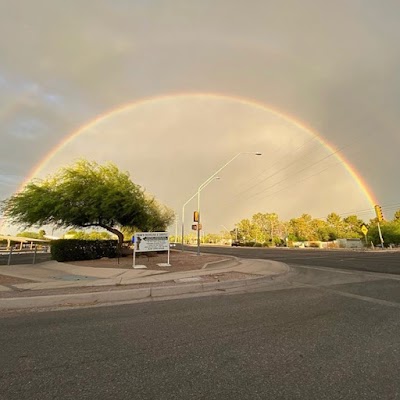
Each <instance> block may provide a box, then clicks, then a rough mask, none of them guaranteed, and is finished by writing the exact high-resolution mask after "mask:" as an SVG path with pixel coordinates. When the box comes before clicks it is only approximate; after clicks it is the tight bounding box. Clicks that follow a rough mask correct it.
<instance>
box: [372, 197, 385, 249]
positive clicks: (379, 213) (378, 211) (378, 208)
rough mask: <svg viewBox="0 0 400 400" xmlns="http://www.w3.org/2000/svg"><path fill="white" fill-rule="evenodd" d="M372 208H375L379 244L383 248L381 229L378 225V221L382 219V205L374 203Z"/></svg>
mask: <svg viewBox="0 0 400 400" xmlns="http://www.w3.org/2000/svg"><path fill="white" fill-rule="evenodd" d="M374 208H375V214H376V218H377V220H378V232H379V239H380V240H381V246H382V249H383V248H384V245H383V243H384V240H383V236H382V230H381V225H380V222H381V221H383V220H384V218H383V212H382V207H381V206H380V205H378V204H376V205H375V207H374Z"/></svg>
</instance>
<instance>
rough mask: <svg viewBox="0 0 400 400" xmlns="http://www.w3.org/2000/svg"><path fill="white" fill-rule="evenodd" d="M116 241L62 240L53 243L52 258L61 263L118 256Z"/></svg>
mask: <svg viewBox="0 0 400 400" xmlns="http://www.w3.org/2000/svg"><path fill="white" fill-rule="evenodd" d="M117 243H118V242H117V241H116V240H79V239H60V240H54V241H52V242H51V257H52V259H53V260H56V261H59V262H65V261H80V260H97V259H99V258H102V257H108V258H115V257H116V256H117Z"/></svg>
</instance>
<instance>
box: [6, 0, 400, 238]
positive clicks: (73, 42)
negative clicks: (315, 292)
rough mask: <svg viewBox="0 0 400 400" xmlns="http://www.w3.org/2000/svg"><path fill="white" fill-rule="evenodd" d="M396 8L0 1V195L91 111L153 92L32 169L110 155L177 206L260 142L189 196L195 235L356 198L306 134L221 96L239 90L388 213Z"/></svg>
mask: <svg viewBox="0 0 400 400" xmlns="http://www.w3.org/2000/svg"><path fill="white" fill-rule="evenodd" d="M399 14H400V3H399V2H398V1H391V0H385V1H381V2H378V1H368V0H363V1H362V0H358V1H356V0H342V1H341V0H339V1H334V2H331V1H320V0H319V1H316V0H315V1H311V0H302V1H297V0H296V1H295V0H292V1H289V0H282V1H279V2H278V1H272V0H262V1H261V0H259V1H251V0H246V1H242V0H235V1H227V0H226V1H225V0H224V1H218V0H213V1H208V0H203V1H196V2H194V1H190V0H182V1H174V0H170V1H156V0H137V1H135V0H113V1H111V0H110V1H105V0H85V1H82V0H68V1H65V0H35V1H31V0H12V1H11V0H0V140H1V145H0V199H2V198H6V197H8V196H10V195H11V194H12V193H13V192H14V191H15V190H17V189H18V187H19V186H20V185H21V183H22V182H24V180H25V179H26V177H27V176H28V175H29V172H30V171H31V170H32V169H33V168H34V166H35V165H37V164H38V163H40V161H41V160H42V159H43V158H44V157H45V156H46V155H47V154H48V153H49V152H50V151H51V150H52V149H53V148H54V147H55V146H57V145H58V144H59V143H60V142H61V141H63V140H64V139H65V138H66V137H67V136H68V135H69V134H70V133H71V132H73V131H75V130H76V129H77V128H79V127H80V126H82V125H84V124H86V123H88V122H89V121H91V120H92V119H93V118H95V117H96V116H98V115H99V114H103V113H106V112H108V111H110V110H111V109H114V108H117V107H119V106H121V105H122V104H127V103H131V102H137V101H141V100H142V99H145V98H149V97H155V98H157V97H159V96H168V97H167V99H165V98H164V100H161V99H159V100H155V101H153V102H148V103H145V104H142V105H140V106H138V107H133V108H131V109H129V110H128V111H126V112H124V113H120V114H117V115H114V116H112V117H110V118H108V119H107V120H106V121H102V122H101V123H100V124H98V125H97V126H95V127H92V128H91V129H90V130H88V131H87V132H84V133H82V135H80V136H79V138H77V139H76V141H75V143H74V141H72V142H71V143H70V144H69V145H68V146H69V147H64V149H63V150H62V151H60V152H59V154H56V155H55V156H54V158H53V159H52V160H51V163H50V165H48V166H47V167H46V169H45V170H43V171H42V173H43V174H44V173H47V172H52V170H54V169H56V168H57V167H58V166H61V165H64V164H70V163H71V162H72V161H73V160H74V159H75V158H76V157H85V158H88V159H95V160H98V161H104V160H111V161H113V162H115V163H116V164H117V165H119V166H120V167H121V168H122V169H124V170H129V171H130V173H131V175H132V179H133V180H134V181H135V182H137V183H139V184H141V185H142V186H143V187H145V188H146V189H147V190H148V191H150V192H151V193H153V194H155V195H156V196H157V197H158V198H160V200H162V201H163V202H165V203H166V204H167V205H169V206H171V207H172V208H173V209H174V210H176V211H177V212H178V213H179V214H180V212H181V207H182V204H183V203H184V202H185V201H186V200H187V199H188V198H189V197H190V196H191V195H192V194H193V193H194V191H195V190H196V189H197V187H198V186H199V185H200V184H201V183H202V182H203V181H204V180H205V179H207V178H208V177H209V176H210V174H212V173H213V172H214V171H215V170H217V169H218V168H219V167H220V166H221V165H223V164H224V163H225V162H226V161H227V160H229V159H230V158H231V157H233V156H234V155H235V154H237V153H238V152H240V151H261V152H263V156H262V157H254V158H253V157H247V156H246V157H239V158H238V159H237V160H235V162H233V163H232V164H231V165H230V166H229V167H227V168H226V169H225V170H224V171H223V174H221V181H218V182H214V183H213V184H212V185H210V187H209V188H207V189H205V191H204V193H203V195H202V202H203V201H204V203H203V204H204V208H203V210H204V220H205V221H206V222H207V224H208V225H207V226H208V229H209V230H213V231H219V230H221V229H223V228H222V225H223V226H226V227H228V228H229V229H231V228H232V226H233V224H234V223H235V222H237V221H238V220H239V219H241V218H246V217H251V215H252V213H253V212H257V211H261V212H273V211H276V212H278V213H279V214H280V215H281V216H282V217H283V218H290V217H294V216H298V215H300V214H302V213H303V212H309V213H311V214H312V215H313V216H315V217H322V216H324V215H326V213H327V212H329V211H337V212H339V213H342V214H345V213H348V212H352V211H359V210H365V209H366V208H368V207H370V205H369V204H368V202H367V200H366V198H365V196H364V195H363V193H362V191H361V190H360V189H359V188H358V187H357V185H356V183H355V181H354V180H353V179H352V178H351V176H350V175H349V174H348V173H347V172H346V170H345V169H344V168H343V167H341V166H340V164H338V160H337V159H336V158H335V156H334V155H333V156H329V154H330V153H329V152H328V151H327V150H326V149H325V148H324V147H322V146H321V145H320V144H318V142H317V141H316V140H313V137H312V136H310V134H309V133H307V132H306V131H304V130H301V129H300V128H299V127H298V126H295V125H294V124H293V123H291V122H290V121H289V120H286V119H284V118H280V117H278V116H277V115H276V114H274V113H273V112H271V111H267V110H262V109H260V108H257V107H254V106H251V105H249V104H247V105H246V104H244V103H242V102H238V101H236V100H233V99H232V98H246V99H248V100H249V101H253V102H257V103H262V104H265V105H266V106H268V107H270V108H273V109H275V110H279V111H280V112H281V113H283V114H288V115H291V116H292V117H295V118H296V119H297V120H298V121H301V122H303V123H304V124H305V125H307V126H309V127H312V129H313V130H315V131H316V132H318V133H319V134H320V135H321V137H322V138H323V139H324V140H326V141H328V142H330V143H331V144H332V145H333V146H334V147H335V148H336V149H341V152H342V154H343V155H344V156H345V157H346V158H347V159H348V160H349V161H350V162H351V164H353V165H354V166H355V167H356V169H357V170H358V171H359V172H360V174H361V175H362V176H363V178H364V179H365V181H366V182H368V184H369V186H370V187H371V189H372V190H373V192H374V193H375V196H376V198H377V199H378V200H379V202H380V203H381V204H382V205H383V206H384V210H386V212H387V213H388V214H390V213H391V212H392V211H393V210H394V208H396V207H395V205H399V207H398V208H400V185H399V184H398V170H399V168H398V166H399V161H398V152H399V150H398V149H399V147H400V134H399V131H398V126H399V123H400V113H399V105H400V104H399V103H400V75H399V73H398V71H399V70H400V50H399V46H398V43H399V40H400V24H399V23H398V16H399ZM177 93H187V94H189V93H190V94H191V95H187V96H180V97H176V96H175V97H174V94H177ZM196 93H214V94H218V95H220V97H216V96H214V97H210V96H209V97H207V96H200V95H195V94H196ZM271 175H273V176H271ZM206 190H207V193H206ZM203 199H204V200H203ZM392 205H393V207H391V206H392ZM385 207H386V208H385ZM194 208H195V204H193V205H192V204H190V205H189V206H188V210H190V212H192V211H193V209H194ZM365 215H366V214H364V215H361V216H365ZM186 218H187V219H190V216H189V215H188V216H187V217H186Z"/></svg>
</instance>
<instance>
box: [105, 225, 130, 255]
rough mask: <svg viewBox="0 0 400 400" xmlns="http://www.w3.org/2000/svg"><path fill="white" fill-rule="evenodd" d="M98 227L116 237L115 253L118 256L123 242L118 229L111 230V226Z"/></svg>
mask: <svg viewBox="0 0 400 400" xmlns="http://www.w3.org/2000/svg"><path fill="white" fill-rule="evenodd" d="M99 226H100V227H102V228H104V229H106V230H107V231H109V232H111V233H113V234H114V235H117V236H118V244H117V253H118V255H120V254H121V249H122V243H123V241H124V234H123V233H122V232H120V231H119V230H118V229H115V228H113V227H112V226H107V225H99Z"/></svg>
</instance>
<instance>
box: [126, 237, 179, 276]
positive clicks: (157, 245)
mask: <svg viewBox="0 0 400 400" xmlns="http://www.w3.org/2000/svg"><path fill="white" fill-rule="evenodd" d="M132 242H133V268H139V266H136V264H135V262H136V253H141V252H152V251H167V253H168V256H167V263H162V264H158V265H159V266H160V267H170V266H171V264H170V263H169V259H170V247H169V237H168V232H140V233H136V234H135V236H134V237H132ZM140 268H143V267H140Z"/></svg>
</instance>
